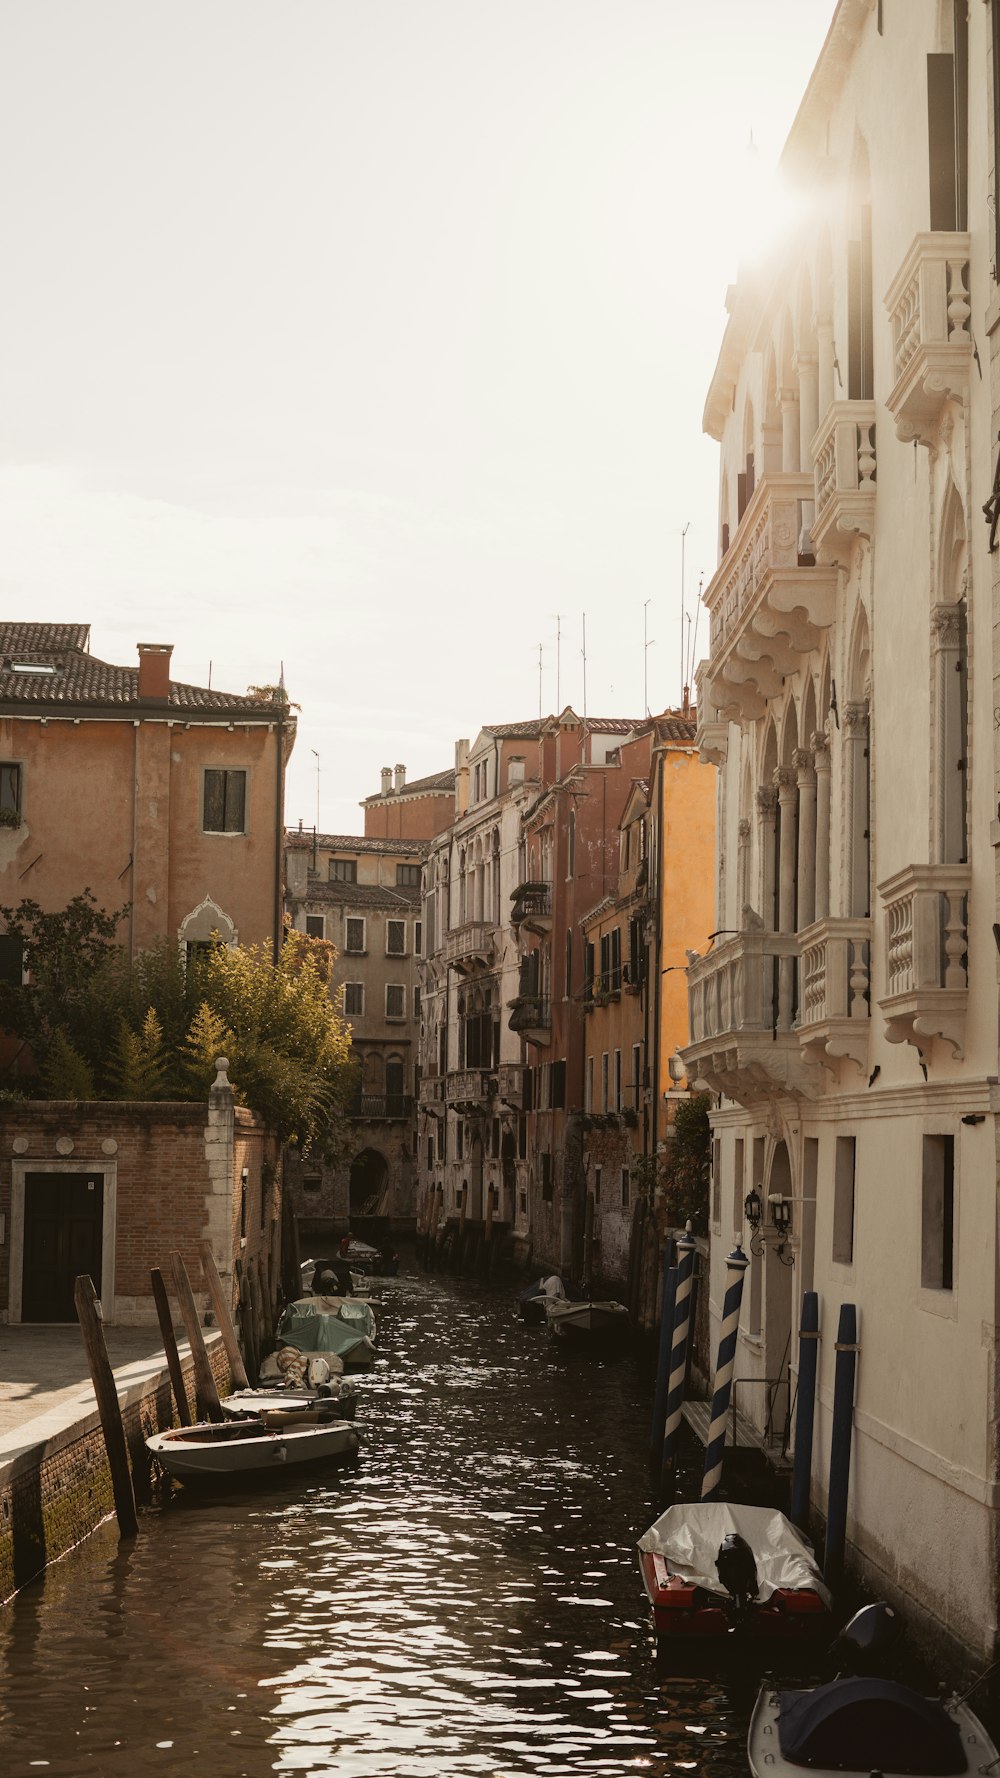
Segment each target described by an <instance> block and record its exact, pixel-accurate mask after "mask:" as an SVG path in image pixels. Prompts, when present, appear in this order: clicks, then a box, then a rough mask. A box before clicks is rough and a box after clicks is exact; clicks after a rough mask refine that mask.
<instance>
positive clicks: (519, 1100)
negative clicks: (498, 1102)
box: [497, 1062, 525, 1111]
mask: <svg viewBox="0 0 1000 1778" xmlns="http://www.w3.org/2000/svg"><path fill="white" fill-rule="evenodd" d="M524 1076H525V1068H524V1066H523V1064H522V1063H520V1062H502V1063H501V1064H500V1067H499V1068H498V1069H497V1090H498V1093H499V1096H500V1098H501V1099H502V1100H503V1103H504V1104H505V1105H509V1106H510V1108H511V1110H512V1111H520V1110H521V1109H522V1107H523V1105H524Z"/></svg>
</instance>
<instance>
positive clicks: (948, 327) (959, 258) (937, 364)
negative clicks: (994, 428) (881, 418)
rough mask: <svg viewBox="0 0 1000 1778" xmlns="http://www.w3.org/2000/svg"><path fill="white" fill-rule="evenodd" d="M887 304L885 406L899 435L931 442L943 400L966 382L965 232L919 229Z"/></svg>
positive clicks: (959, 394)
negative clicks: (889, 367) (889, 362)
mask: <svg viewBox="0 0 1000 1778" xmlns="http://www.w3.org/2000/svg"><path fill="white" fill-rule="evenodd" d="M885 306H886V308H887V309H888V311H889V319H890V324H891V327H892V349H893V371H894V376H895V382H894V384H893V388H892V392H891V394H890V395H889V396H888V398H887V400H886V407H887V408H888V409H889V412H890V413H891V414H892V416H893V418H894V419H895V422H896V436H897V437H898V438H901V439H902V440H903V441H904V443H909V442H910V441H911V440H913V439H918V440H919V441H920V443H921V444H925V445H929V446H932V447H936V446H937V444H938V442H939V435H938V427H939V425H940V422H941V418H942V412H943V409H944V406H945V403H946V402H948V401H961V400H962V399H963V398H964V396H965V394H966V392H967V390H968V386H969V374H970V370H971V366H972V352H973V344H972V335H971V333H970V332H969V327H968V321H969V316H970V314H971V306H970V303H969V236H968V235H967V234H949V233H945V232H944V231H943V230H941V231H935V232H933V233H928V234H920V235H917V237H916V239H915V240H914V242H913V245H912V247H911V248H910V251H909V252H908V254H907V255H906V258H905V259H904V261H903V263H902V265H901V266H900V268H899V271H898V272H897V274H896V276H895V278H894V280H893V283H892V285H891V288H890V290H889V292H888V295H887V296H886V299H885Z"/></svg>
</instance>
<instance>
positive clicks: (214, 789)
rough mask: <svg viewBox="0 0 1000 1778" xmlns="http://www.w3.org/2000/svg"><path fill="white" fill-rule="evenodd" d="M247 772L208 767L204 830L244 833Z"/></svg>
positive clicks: (208, 831)
mask: <svg viewBox="0 0 1000 1778" xmlns="http://www.w3.org/2000/svg"><path fill="white" fill-rule="evenodd" d="M246 805H247V775H246V772H242V771H233V772H230V771H221V770H216V769H214V768H211V767H209V768H208V769H207V770H206V772H205V786H204V811H203V819H202V827H203V829H204V831H205V833H245V832H246Z"/></svg>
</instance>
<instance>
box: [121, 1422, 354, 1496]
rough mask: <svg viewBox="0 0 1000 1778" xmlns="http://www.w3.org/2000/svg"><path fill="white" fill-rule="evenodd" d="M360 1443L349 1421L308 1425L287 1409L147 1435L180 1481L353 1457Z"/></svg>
mask: <svg viewBox="0 0 1000 1778" xmlns="http://www.w3.org/2000/svg"><path fill="white" fill-rule="evenodd" d="M357 1448H358V1435H357V1433H356V1432H355V1430H354V1427H353V1426H352V1425H351V1424H350V1422H349V1421H347V1420H326V1421H318V1422H317V1421H316V1420H315V1419H310V1421H309V1422H308V1423H305V1424H303V1423H302V1419H301V1417H299V1416H295V1417H293V1416H291V1415H289V1414H288V1410H284V1411H283V1413H281V1414H275V1415H271V1414H268V1415H262V1416H261V1417H260V1418H258V1419H256V1420H222V1421H219V1422H215V1421H205V1422H200V1423H199V1424H198V1425H196V1426H174V1427H171V1428H170V1429H169V1430H168V1431H167V1432H154V1433H152V1434H151V1436H150V1437H149V1438H147V1440H146V1449H147V1451H148V1452H149V1454H150V1456H151V1457H153V1458H154V1459H155V1461H156V1462H157V1463H158V1464H159V1465H160V1467H161V1468H162V1469H165V1470H166V1472H167V1474H168V1475H171V1476H174V1477H176V1479H177V1480H178V1481H180V1482H210V1481H222V1480H225V1479H226V1478H227V1477H231V1476H246V1475H266V1474H269V1473H271V1472H272V1471H274V1470H280V1469H287V1468H288V1467H289V1466H294V1465H296V1464H300V1463H317V1462H319V1461H321V1460H326V1461H330V1460H331V1459H333V1458H336V1457H350V1456H353V1454H354V1452H355V1451H356V1450H357Z"/></svg>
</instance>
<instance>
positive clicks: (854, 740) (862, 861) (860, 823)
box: [843, 703, 869, 918]
mask: <svg viewBox="0 0 1000 1778" xmlns="http://www.w3.org/2000/svg"><path fill="white" fill-rule="evenodd" d="M843 717H844V787H845V791H846V803H847V819H846V822H845V831H846V833H847V839H848V845H849V847H850V852H849V856H848V866H847V887H848V905H847V913H848V915H849V916H853V917H855V918H863V917H864V915H866V914H867V913H868V912H869V907H868V871H869V864H868V856H869V855H868V831H867V830H868V760H867V758H866V754H867V750H868V705H867V704H866V703H865V704H847V705H845V707H844V713H843Z"/></svg>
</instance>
